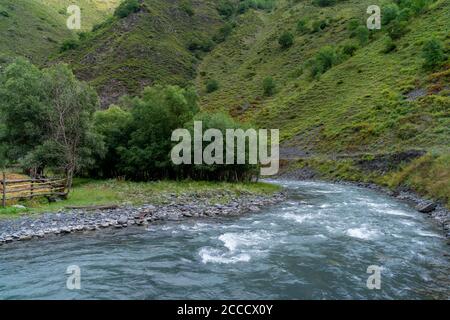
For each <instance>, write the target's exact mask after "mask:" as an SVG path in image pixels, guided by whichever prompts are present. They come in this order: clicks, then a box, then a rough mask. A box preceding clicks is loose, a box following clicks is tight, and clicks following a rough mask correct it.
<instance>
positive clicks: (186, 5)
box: [180, 0, 195, 17]
mask: <svg viewBox="0 0 450 320" xmlns="http://www.w3.org/2000/svg"><path fill="white" fill-rule="evenodd" d="M180 9H181V10H182V11H184V12H185V13H186V14H187V15H188V16H190V17H192V16H193V15H194V14H195V12H194V8H193V7H192V3H191V2H190V1H188V0H184V1H183V2H182V3H181V4H180Z"/></svg>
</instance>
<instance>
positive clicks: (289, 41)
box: [278, 31, 294, 49]
mask: <svg viewBox="0 0 450 320" xmlns="http://www.w3.org/2000/svg"><path fill="white" fill-rule="evenodd" d="M278 43H279V44H280V46H281V48H283V49H287V48H289V47H291V46H292V45H293V44H294V35H293V34H292V33H290V32H289V31H285V32H283V33H282V34H281V36H280V37H279V38H278Z"/></svg>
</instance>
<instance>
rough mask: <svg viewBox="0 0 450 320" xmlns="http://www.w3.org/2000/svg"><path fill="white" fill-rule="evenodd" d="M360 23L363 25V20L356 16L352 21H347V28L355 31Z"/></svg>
mask: <svg viewBox="0 0 450 320" xmlns="http://www.w3.org/2000/svg"><path fill="white" fill-rule="evenodd" d="M360 25H361V22H360V21H359V19H356V18H353V19H350V21H349V22H347V30H348V31H350V32H353V31H355V30H356V28H358V27H359V26H360Z"/></svg>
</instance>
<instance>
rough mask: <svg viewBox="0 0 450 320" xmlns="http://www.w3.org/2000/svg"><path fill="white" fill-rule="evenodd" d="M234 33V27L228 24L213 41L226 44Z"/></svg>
mask: <svg viewBox="0 0 450 320" xmlns="http://www.w3.org/2000/svg"><path fill="white" fill-rule="evenodd" d="M232 31H233V25H231V24H230V23H226V24H225V25H224V26H223V27H221V28H220V29H219V31H218V33H217V34H216V35H214V36H213V41H214V42H217V43H221V42H224V41H225V40H226V39H227V38H228V36H229V35H230V34H231V32H232Z"/></svg>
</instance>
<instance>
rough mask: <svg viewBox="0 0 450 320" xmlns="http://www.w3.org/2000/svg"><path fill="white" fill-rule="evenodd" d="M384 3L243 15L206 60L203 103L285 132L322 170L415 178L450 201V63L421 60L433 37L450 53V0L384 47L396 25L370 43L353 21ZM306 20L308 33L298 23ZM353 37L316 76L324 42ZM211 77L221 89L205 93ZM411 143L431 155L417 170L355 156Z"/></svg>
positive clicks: (404, 180)
mask: <svg viewBox="0 0 450 320" xmlns="http://www.w3.org/2000/svg"><path fill="white" fill-rule="evenodd" d="M376 3H377V1H375V3H374V2H373V1H366V0H362V1H353V0H349V1H338V2H337V4H335V5H333V6H329V7H323V8H321V7H318V6H315V5H313V4H312V1H309V0H306V1H296V2H287V1H281V0H280V1H277V9H275V10H273V11H272V12H270V13H267V12H263V11H249V12H247V13H246V14H244V15H241V16H239V17H238V19H237V26H236V27H235V28H234V30H233V32H232V34H231V36H230V37H229V38H228V39H227V41H225V42H224V43H223V44H221V45H219V46H218V47H216V48H215V49H214V50H213V51H212V52H211V54H210V55H208V56H207V57H206V58H205V59H204V60H203V62H202V63H201V65H200V66H199V73H198V77H197V79H196V83H197V87H198V90H199V91H200V92H202V99H201V101H202V105H203V107H204V108H205V109H209V110H217V109H219V110H226V111H228V112H230V113H232V114H233V115H235V116H237V117H240V118H241V119H245V120H248V121H251V122H254V123H256V124H257V125H260V126H264V127H269V128H279V129H280V131H281V137H282V139H283V145H284V146H289V147H291V148H293V149H294V150H297V151H299V152H298V154H299V155H300V154H302V152H303V151H307V152H309V154H310V155H311V154H312V155H313V156H312V157H310V158H309V159H307V160H305V159H303V160H302V161H301V163H300V164H299V165H300V166H302V167H306V166H310V167H314V168H315V169H318V170H319V171H320V172H321V174H322V175H323V176H326V177H330V178H336V179H352V180H367V181H376V182H378V183H382V184H389V185H391V186H393V187H395V186H400V185H405V184H406V185H408V186H410V187H411V188H413V189H415V190H418V191H420V192H422V193H423V194H426V195H429V196H435V197H436V198H440V199H443V200H444V201H449V205H450V186H449V185H450V184H449V183H448V181H449V180H448V176H449V172H450V163H449V162H448V159H449V158H448V154H449V152H450V151H449V147H450V139H449V138H450V97H449V88H450V76H449V74H450V71H449V66H450V64H449V63H447V66H445V65H444V66H442V67H441V68H440V69H439V70H435V71H429V70H425V69H424V68H423V67H422V64H423V58H422V56H421V51H422V47H423V44H424V42H425V41H426V40H428V39H430V38H432V37H435V38H437V39H439V40H441V41H442V42H443V43H444V44H445V48H446V51H447V54H449V53H450V50H449V48H450V36H449V35H450V24H449V23H448V21H450V4H449V3H448V1H442V0H437V1H434V3H433V4H431V5H430V8H429V9H428V10H427V11H425V12H424V13H421V14H419V15H417V16H415V17H412V18H411V19H410V21H409V22H408V23H409V24H408V29H409V31H407V32H404V35H403V36H402V37H400V38H399V39H397V40H394V44H395V45H396V48H395V49H394V50H393V51H391V52H389V53H385V48H386V41H387V32H386V29H387V28H389V26H382V29H381V30H379V31H374V32H371V35H370V39H369V41H368V43H367V44H363V45H359V44H358V40H357V38H355V37H353V38H352V37H351V33H352V31H351V30H348V27H347V26H348V25H349V23H350V21H351V20H352V19H355V20H357V21H359V24H360V25H365V21H366V19H367V17H368V15H367V14H366V9H367V7H368V6H369V5H371V4H376ZM382 3H384V2H379V3H378V4H379V5H380V6H381V5H382ZM300 20H304V22H305V25H306V27H307V28H306V29H307V30H306V31H303V30H298V29H297V23H298V22H299V21H300ZM319 22H324V23H323V25H324V26H325V27H324V28H323V29H321V28H317V26H318V25H320V24H321V23H319ZM314 26H316V30H315V31H313V30H312V29H314ZM284 31H290V32H291V33H292V34H293V35H294V44H293V45H292V46H291V47H289V48H287V49H286V48H285V49H283V48H282V47H281V46H280V45H279V43H278V39H279V37H280V35H281V34H282V33H283V32H284ZM349 43H353V44H354V43H357V44H358V46H359V47H360V48H358V49H357V50H356V51H355V52H354V53H353V55H352V56H347V57H345V58H343V59H342V61H340V63H336V65H334V66H333V67H332V68H331V69H329V70H328V71H326V72H325V73H323V74H322V75H321V76H320V77H313V76H312V75H311V72H310V71H311V68H310V66H309V62H308V61H310V59H312V58H314V57H316V56H317V54H318V52H319V51H320V50H321V49H322V48H323V47H326V46H331V47H332V48H334V49H335V51H336V52H340V51H341V50H342V48H343V47H344V46H345V45H348V44H349ZM266 77H272V78H273V79H274V82H275V84H276V92H275V94H274V95H273V96H270V97H268V96H266V95H264V91H263V80H264V79H265V78H266ZM211 79H215V80H217V81H218V82H219V89H218V90H217V91H214V92H212V93H206V92H205V85H206V83H207V82H208V80H211ZM410 149H421V150H425V151H428V152H429V154H428V155H426V156H425V157H422V158H419V159H418V160H416V161H415V162H414V163H413V164H411V167H409V169H408V168H407V167H406V165H402V164H401V165H400V166H397V167H396V168H395V169H391V170H387V171H386V170H381V171H374V172H370V173H369V172H367V171H365V170H362V169H361V168H359V167H358V166H357V165H356V164H357V163H358V161H359V160H354V159H355V157H360V158H366V159H370V158H376V155H378V154H385V153H398V152H402V151H405V150H410ZM300 151H302V152H300ZM294 153H295V151H294ZM336 159H342V160H336ZM411 168H414V169H411ZM415 170H421V172H420V173H417V172H415ZM425 172H427V174H425ZM425 176H427V179H425ZM437 186H439V187H437ZM438 189H439V192H437V191H438Z"/></svg>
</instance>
